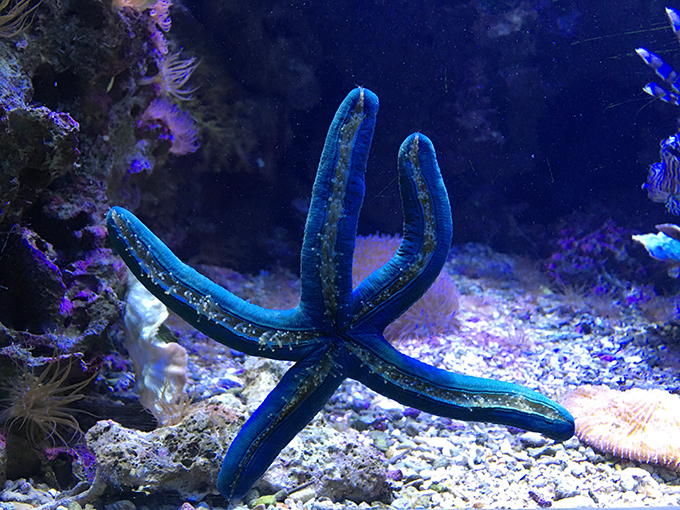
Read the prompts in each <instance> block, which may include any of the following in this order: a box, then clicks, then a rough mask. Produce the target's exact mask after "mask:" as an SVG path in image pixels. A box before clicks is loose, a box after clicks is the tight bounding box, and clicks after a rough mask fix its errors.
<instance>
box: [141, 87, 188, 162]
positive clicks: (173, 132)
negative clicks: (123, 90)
mask: <svg viewBox="0 0 680 510" xmlns="http://www.w3.org/2000/svg"><path fill="white" fill-rule="evenodd" d="M158 123H161V124H162V126H161V127H164V128H165V129H167V131H168V132H169V135H170V136H169V138H170V143H171V145H170V152H171V153H173V154H176V155H178V156H179V155H182V154H188V153H190V152H195V151H196V149H198V147H199V146H200V144H199V143H198V141H197V140H196V136H197V135H198V128H197V127H196V122H195V121H194V119H193V118H192V117H191V115H189V114H188V113H185V112H183V111H182V110H180V109H179V108H177V106H176V105H174V104H173V103H172V101H169V100H167V99H164V98H160V99H154V100H153V101H151V104H149V106H148V107H147V109H146V110H145V111H144V114H143V115H142V119H141V120H140V121H139V125H140V126H148V127H150V128H154V127H157V125H158Z"/></svg>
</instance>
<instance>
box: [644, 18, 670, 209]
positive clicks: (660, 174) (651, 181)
mask: <svg viewBox="0 0 680 510" xmlns="http://www.w3.org/2000/svg"><path fill="white" fill-rule="evenodd" d="M666 14H667V15H668V19H669V21H670V23H671V28H672V29H673V33H674V34H675V36H676V37H677V39H678V41H679V42H680V13H678V11H676V10H675V9H671V8H669V7H667V8H666ZM635 52H636V53H637V54H638V55H639V56H640V58H642V60H644V61H645V63H646V64H647V65H648V66H649V67H651V68H652V69H653V70H654V72H655V73H656V74H657V76H659V78H661V79H662V80H663V81H664V83H665V84H666V87H667V89H666V88H664V87H662V86H661V85H658V84H656V83H654V82H650V83H648V84H647V85H645V86H644V87H643V90H644V91H645V92H646V93H647V94H649V95H650V96H653V97H656V98H658V99H660V100H661V101H665V102H666V103H670V104H674V105H678V104H680V95H679V94H680V89H679V88H678V87H679V86H680V74H678V73H677V72H676V71H675V70H674V69H673V68H672V67H671V66H670V65H668V64H667V63H666V62H664V61H663V59H662V58H661V57H659V56H658V55H657V54H655V53H652V52H651V51H649V50H648V49H647V48H638V49H636V50H635ZM660 152H661V161H660V162H658V163H654V164H653V165H650V167H649V175H648V177H647V182H646V183H645V184H643V185H642V187H643V188H644V189H646V190H647V196H648V197H649V199H650V200H652V201H654V202H663V203H664V204H665V205H666V209H667V210H668V212H669V213H671V214H674V215H676V216H680V157H679V156H680V133H676V134H674V135H671V136H669V137H668V138H666V139H665V140H662V141H661V151H660Z"/></svg>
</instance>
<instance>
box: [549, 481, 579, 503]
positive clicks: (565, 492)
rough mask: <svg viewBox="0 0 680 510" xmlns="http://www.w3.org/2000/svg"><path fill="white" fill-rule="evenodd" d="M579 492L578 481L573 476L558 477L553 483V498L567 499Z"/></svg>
mask: <svg viewBox="0 0 680 510" xmlns="http://www.w3.org/2000/svg"><path fill="white" fill-rule="evenodd" d="M580 493H581V491H580V489H579V487H578V482H577V481H576V480H574V479H573V478H567V477H560V478H558V479H557V483H556V484H555V499H556V500H560V499H569V498H573V497H575V496H578V495H579V494H580Z"/></svg>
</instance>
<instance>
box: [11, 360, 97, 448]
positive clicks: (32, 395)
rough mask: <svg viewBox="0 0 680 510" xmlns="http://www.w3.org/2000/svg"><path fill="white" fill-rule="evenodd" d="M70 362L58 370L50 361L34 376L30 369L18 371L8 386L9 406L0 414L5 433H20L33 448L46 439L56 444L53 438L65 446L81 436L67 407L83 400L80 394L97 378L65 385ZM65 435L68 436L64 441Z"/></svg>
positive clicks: (56, 364)
mask: <svg viewBox="0 0 680 510" xmlns="http://www.w3.org/2000/svg"><path fill="white" fill-rule="evenodd" d="M72 366H73V363H72V361H71V360H70V359H69V362H68V365H66V366H65V367H63V368H62V367H60V363H59V361H58V360H57V361H52V362H51V363H49V364H48V365H47V366H46V367H45V368H44V369H43V370H42V371H41V372H40V375H35V374H34V373H33V370H29V369H27V368H21V369H20V372H19V376H18V377H17V378H16V379H15V380H14V381H13V382H12V383H11V385H10V387H9V388H8V390H9V397H8V398H7V399H5V401H6V402H7V403H9V407H7V408H6V409H4V410H3V411H2V412H1V413H0V422H1V423H5V427H6V428H7V429H8V430H11V429H13V428H14V429H15V430H23V431H24V432H25V433H26V436H27V437H28V439H29V441H30V442H31V443H32V444H33V445H39V444H41V443H43V442H44V441H46V440H50V441H51V442H52V444H53V445H54V444H56V443H57V441H55V438H56V439H57V440H58V441H59V442H61V443H62V444H64V445H67V444H68V443H69V441H70V440H71V439H73V438H74V437H76V436H78V435H81V434H82V431H81V429H80V425H79V424H78V421H77V420H76V419H75V418H74V417H73V414H72V412H73V411H72V410H71V409H69V408H68V406H69V405H70V404H72V403H73V402H75V401H77V400H80V399H82V398H83V396H84V395H83V394H82V393H79V392H80V391H81V390H82V389H83V388H84V387H85V386H87V385H88V384H89V383H90V381H92V379H93V378H94V377H95V376H96V375H97V374H95V375H93V376H92V377H90V378H89V379H86V380H84V381H81V382H78V383H74V384H69V385H64V383H65V382H66V380H67V379H68V377H69V375H70V374H71V368H72ZM64 434H67V435H68V434H70V438H69V439H68V440H67V439H65V436H64Z"/></svg>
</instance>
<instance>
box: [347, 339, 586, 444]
mask: <svg viewBox="0 0 680 510" xmlns="http://www.w3.org/2000/svg"><path fill="white" fill-rule="evenodd" d="M375 337H376V338H372V339H369V340H364V341H362V342H361V344H360V343H352V344H351V345H347V349H348V355H349V356H350V357H351V358H354V364H353V369H352V370H350V371H349V372H348V377H351V378H353V379H356V380H358V381H360V382H361V383H363V384H365V385H366V386H368V387H369V388H371V389H372V390H374V391H377V392H378V393H381V394H383V395H385V396H386V397H389V398H391V399H393V400H396V401H397V402H399V403H401V404H403V405H406V406H410V407H414V408H416V409H420V410H422V411H425V412H428V413H431V414H436V415H438V416H445V417H448V418H454V419H456V420H464V421H483V422H491V423H498V424H501V425H509V426H512V427H517V428H521V429H525V430H531V431H534V432H540V433H541V434H544V435H545V436H548V437H550V438H552V439H555V440H558V441H564V440H566V439H569V438H570V437H571V436H572V435H573V434H574V419H573V418H572V416H571V415H570V414H569V412H568V411H567V410H566V409H564V408H563V407H562V406H560V405H559V404H557V403H556V402H553V401H552V400H550V399H549V398H547V397H545V396H543V395H541V394H540V393H537V392H535V391H533V390H530V389H528V388H525V387H523V386H520V385H518V384H513V383H508V382H502V381H494V380H491V379H483V378H480V377H472V376H468V375H463V374H457V373H454V372H448V371H446V370H442V369H439V368H436V367H433V366H432V365H428V364H426V363H423V362H421V361H418V360H416V359H414V358H411V357H409V356H406V355H405V354H402V353H400V352H399V351H397V350H396V349H395V348H394V347H392V346H391V345H390V344H389V343H388V342H387V341H386V340H385V339H384V338H382V336H379V335H375Z"/></svg>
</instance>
